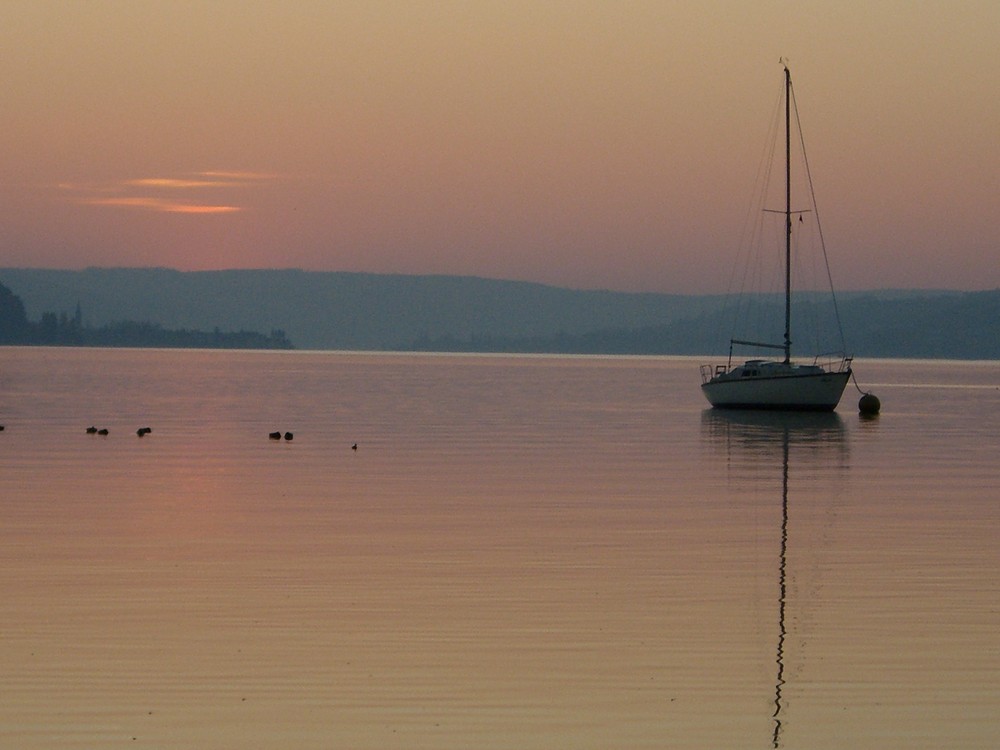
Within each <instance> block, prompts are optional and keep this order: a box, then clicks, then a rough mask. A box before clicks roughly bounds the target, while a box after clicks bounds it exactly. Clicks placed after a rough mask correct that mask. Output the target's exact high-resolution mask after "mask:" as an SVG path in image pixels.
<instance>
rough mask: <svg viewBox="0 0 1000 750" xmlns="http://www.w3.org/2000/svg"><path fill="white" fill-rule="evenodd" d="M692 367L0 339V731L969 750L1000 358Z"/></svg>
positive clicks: (51, 744) (239, 744) (546, 745)
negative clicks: (793, 389)
mask: <svg viewBox="0 0 1000 750" xmlns="http://www.w3.org/2000/svg"><path fill="white" fill-rule="evenodd" d="M699 363H700V360H696V359H687V358H655V357H650V358H592V357H591V358H587V357H580V358H568V357H511V356H446V355H439V356H432V355H388V354H384V355H375V354H345V353H326V352H323V353H320V352H208V351H129V350H74V349H42V348H37V349H35V348H6V349H0V423H2V424H4V425H5V426H6V429H5V430H4V431H3V432H0V622H2V630H0V664H2V669H3V680H2V687H0V746H2V747H10V748H22V749H31V748H45V749H46V750H52V749H53V748H81V749H82V748H87V749H88V750H90V749H93V748H114V747H147V748H178V749H181V748H184V749H189V748H227V749H228V748H263V749H268V750H270V749H271V748H274V749H279V748H280V749H286V748H294V749H295V750H300V749H302V748H373V749H375V748H377V749H379V750H385V749H386V748H406V749H407V750H410V749H413V748H433V749H439V748H463V749H465V748H505V749H508V748H509V749H518V750H523V749H526V748H539V749H540V750H541V749H544V750H552V749H553V748H567V749H574V750H575V749H577V748H595V749H597V748H600V749H602V750H604V749H607V748H711V749H712V750H716V749H717V748H773V747H782V748H803V749H805V748H808V749H810V750H813V749H816V748H879V749H880V750H881V749H886V748H906V749H907V750H912V749H914V748H935V749H938V748H995V747H996V746H997V743H998V742H1000V577H998V563H1000V552H998V549H1000V547H998V542H1000V523H998V522H1000V489H998V487H1000V465H998V460H1000V363H996V362H990V363H963V362H903V361H892V362H890V361H859V362H857V363H856V372H857V374H858V377H859V379H860V380H861V382H862V384H863V385H864V386H865V387H866V388H870V389H871V390H873V391H874V392H875V393H876V394H877V395H878V396H879V397H880V398H881V400H882V404H883V410H882V414H881V416H880V417H878V418H877V419H873V420H863V419H861V418H860V417H859V416H858V414H857V411H856V404H857V399H858V392H857V391H856V390H855V389H854V387H853V385H851V386H849V390H848V392H847V393H846V394H845V397H844V400H843V402H842V404H841V407H840V409H839V411H838V413H837V414H836V415H829V416H826V417H817V416H813V417H804V416H799V417H793V418H783V419H780V418H776V417H768V418H762V417H755V416H753V415H747V414H743V415H736V416H726V415H724V414H722V413H716V412H712V411H709V410H707V409H706V407H707V404H706V403H705V402H704V401H703V399H702V397H701V394H700V391H699V387H698V386H699V383H700V378H699V374H698V364H699ZM91 425H94V426H96V427H104V428H107V429H108V430H109V434H108V435H107V436H104V437H102V436H98V435H88V434H86V432H85V429H86V428H87V427H88V426H91ZM144 426H149V427H151V428H152V430H153V431H152V433H150V434H149V435H146V436H144V437H138V436H137V435H136V432H135V431H136V429H137V428H139V427H144ZM274 430H280V431H281V432H285V431H291V432H292V433H294V440H292V441H290V442H289V441H285V440H280V441H275V440H270V439H269V438H268V433H270V432H271V431H274ZM354 444H357V450H353V449H352V445H354Z"/></svg>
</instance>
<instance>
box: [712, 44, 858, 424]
mask: <svg viewBox="0 0 1000 750" xmlns="http://www.w3.org/2000/svg"><path fill="white" fill-rule="evenodd" d="M781 62H782V65H783V66H784V70H785V82H784V104H785V128H784V129H785V208H784V210H783V211H779V212H778V213H783V214H784V219H785V231H784V235H785V263H784V270H785V337H784V342H783V343H765V342H760V341H748V340H745V339H731V340H730V344H729V360H728V362H727V363H726V364H707V365H702V366H701V379H702V383H701V390H702V393H704V394H705V398H707V399H708V401H709V403H710V404H712V406H713V407H715V408H721V409H775V410H787V411H833V410H834V409H836V408H837V404H838V403H840V397H841V396H842V395H843V393H844V388H845V386H846V385H847V381H848V380H849V379H850V377H851V362H852V357H850V356H848V355H847V354H845V353H840V354H838V355H836V356H832V357H831V356H828V357H827V358H826V359H825V360H824V361H822V362H820V360H819V358H816V359H815V360H813V362H812V363H797V362H793V361H792V357H791V353H792V352H791V350H792V341H791V330H792V329H791V316H792V216H793V215H798V216H799V217H800V218H801V214H802V212H801V211H794V212H793V211H792V175H791V172H792V167H791V147H792V145H791V144H792V127H791V124H792V105H791V102H792V96H793V94H792V76H791V73H790V72H789V69H788V65H787V64H786V63H785V61H784V60H782V61H781ZM797 117H798V113H797V111H796V118H797ZM824 252H825V251H824ZM831 286H832V285H831ZM838 321H839V316H838ZM738 345H742V346H749V347H753V348H755V349H759V348H764V349H775V350H780V351H782V353H783V354H784V357H783V358H781V359H778V358H773V359H750V360H747V361H745V362H743V363H742V364H737V365H735V366H734V365H733V347H734V346H738Z"/></svg>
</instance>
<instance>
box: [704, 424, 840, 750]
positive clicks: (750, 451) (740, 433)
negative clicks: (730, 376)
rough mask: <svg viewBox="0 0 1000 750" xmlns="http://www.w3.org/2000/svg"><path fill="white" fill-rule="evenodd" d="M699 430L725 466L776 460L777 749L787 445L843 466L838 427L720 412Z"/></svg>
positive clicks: (821, 464) (820, 463)
mask: <svg viewBox="0 0 1000 750" xmlns="http://www.w3.org/2000/svg"><path fill="white" fill-rule="evenodd" d="M702 431H703V434H704V435H705V437H706V438H708V439H709V440H710V441H711V443H712V444H713V445H715V446H716V447H718V448H719V449H720V450H723V449H724V450H725V453H726V456H727V459H728V460H729V465H730V467H731V468H732V467H736V469H737V471H738V472H739V470H740V469H741V467H747V469H748V470H749V466H751V465H752V466H762V465H763V466H770V465H774V464H775V463H777V460H778V459H779V458H780V461H781V533H780V535H779V545H778V636H777V644H776V648H775V665H776V676H775V683H774V711H773V713H772V715H771V718H772V719H773V731H772V735H771V743H772V745H773V747H775V748H778V747H781V734H782V729H783V725H782V721H783V719H784V717H783V711H784V710H785V705H784V688H785V684H786V683H785V641H786V638H787V637H788V625H787V609H788V541H789V536H788V477H789V454H790V452H791V451H790V449H791V447H792V446H795V447H796V448H797V449H804V450H805V451H806V452H807V454H808V458H805V459H804V461H803V463H804V464H808V466H809V468H810V469H812V470H817V469H829V468H834V469H836V468H838V467H843V466H846V463H847V462H846V453H847V441H846V433H845V430H844V424H843V422H842V421H841V419H840V417H839V416H838V415H837V414H836V413H825V412H824V413H807V412H774V411H721V410H718V409H706V410H705V411H704V412H703V413H702Z"/></svg>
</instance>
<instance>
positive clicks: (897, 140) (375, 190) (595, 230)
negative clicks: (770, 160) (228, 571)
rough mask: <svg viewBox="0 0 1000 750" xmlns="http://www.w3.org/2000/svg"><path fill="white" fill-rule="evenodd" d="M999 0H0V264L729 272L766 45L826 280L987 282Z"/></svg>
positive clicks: (641, 287)
mask: <svg viewBox="0 0 1000 750" xmlns="http://www.w3.org/2000/svg"><path fill="white" fill-rule="evenodd" d="M998 39H1000V3H997V2H996V0H942V1H940V2H938V1H937V0H930V1H926V2H920V1H917V0H910V1H902V0H899V1H888V0H874V1H873V2H872V1H863V0H844V1H843V2H830V1H829V0H822V1H820V0H799V1H797V2H778V1H777V0H758V1H757V2H718V1H713V0H691V1H688V0H679V1H678V2H668V1H667V0H649V1H648V2H646V1H642V2H641V1H633V0H615V1H614V2H612V1H611V0H602V1H600V2H598V1H595V0H578V1H576V2H564V1H562V0H530V1H522V0H466V1H464V2H452V1H448V2H430V1H427V2H424V1H423V0H396V1H385V0H343V1H340V2H338V1H337V0H291V1H289V0H282V1H281V2H278V1H275V2H267V1H262V2H251V1H250V0H193V1H191V2H187V1H186V0H164V1H163V2H152V1H148V0H117V1H116V0H89V1H88V2H70V1H69V0H62V1H60V2H53V1H51V0H5V1H4V2H3V3H2V4H0V48H2V60H3V66H2V69H3V84H2V86H3V127H2V128H0V184H2V193H0V222H2V223H0V227H2V234H0V266H24V267H52V268H83V267H86V266H165V267H171V268H177V269H182V270H198V269H221V268H290V267H294V268H304V269H309V270H331V271H371V272H379V273H382V272H393V273H418V274H428V273H444V274H462V275H476V276H485V277H490V278H506V279H522V280H530V281H539V282H544V283H550V284H556V285H560V286H569V287H574V288H608V289H615V290H623V291H656V292H680V293H702V292H724V291H726V284H727V282H728V281H729V279H730V273H729V270H728V269H729V264H731V262H732V261H733V258H734V252H735V244H736V242H737V241H738V240H739V236H740V231H741V228H742V226H743V222H744V218H745V213H746V210H747V206H748V200H749V194H750V191H751V190H752V187H753V181H754V175H755V172H756V169H757V163H758V160H759V156H760V152H761V148H762V145H763V142H764V136H765V133H766V130H767V126H768V122H769V118H770V113H771V111H772V109H773V106H774V103H775V99H776V95H777V93H778V89H779V87H780V80H781V66H780V65H779V64H778V59H779V57H781V56H784V57H786V58H787V59H788V60H789V62H790V66H791V70H792V74H793V78H794V81H795V86H796V94H797V100H798V106H799V111H800V114H801V116H802V119H803V127H804V130H805V138H806V142H807V145H808V147H809V159H810V166H811V169H812V174H813V177H814V179H815V181H816V190H817V197H818V200H819V205H820V208H821V210H822V216H823V230H824V234H825V236H826V241H827V246H828V248H829V250H830V253H831V263H832V267H833V275H834V278H835V281H836V283H837V286H838V288H841V289H872V288H911V287H912V288H950V289H965V290H976V289H992V288H996V287H1000V257H998V255H1000V253H998V250H1000V54H998V52H997V40H998Z"/></svg>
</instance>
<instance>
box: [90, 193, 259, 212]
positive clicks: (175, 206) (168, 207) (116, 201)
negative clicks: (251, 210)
mask: <svg viewBox="0 0 1000 750" xmlns="http://www.w3.org/2000/svg"><path fill="white" fill-rule="evenodd" d="M79 202H80V203H84V204H86V205H88V206H114V207H119V208H140V209H146V210H149V211H163V212H165V213H174V214H224V213H233V212H236V211H242V210H243V209H242V208H241V207H240V206H213V205H203V204H192V203H176V202H173V201H165V200H162V199H160V198H148V197H133V198H130V197H124V196H122V197H117V198H84V199H82V200H80V201H79Z"/></svg>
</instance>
